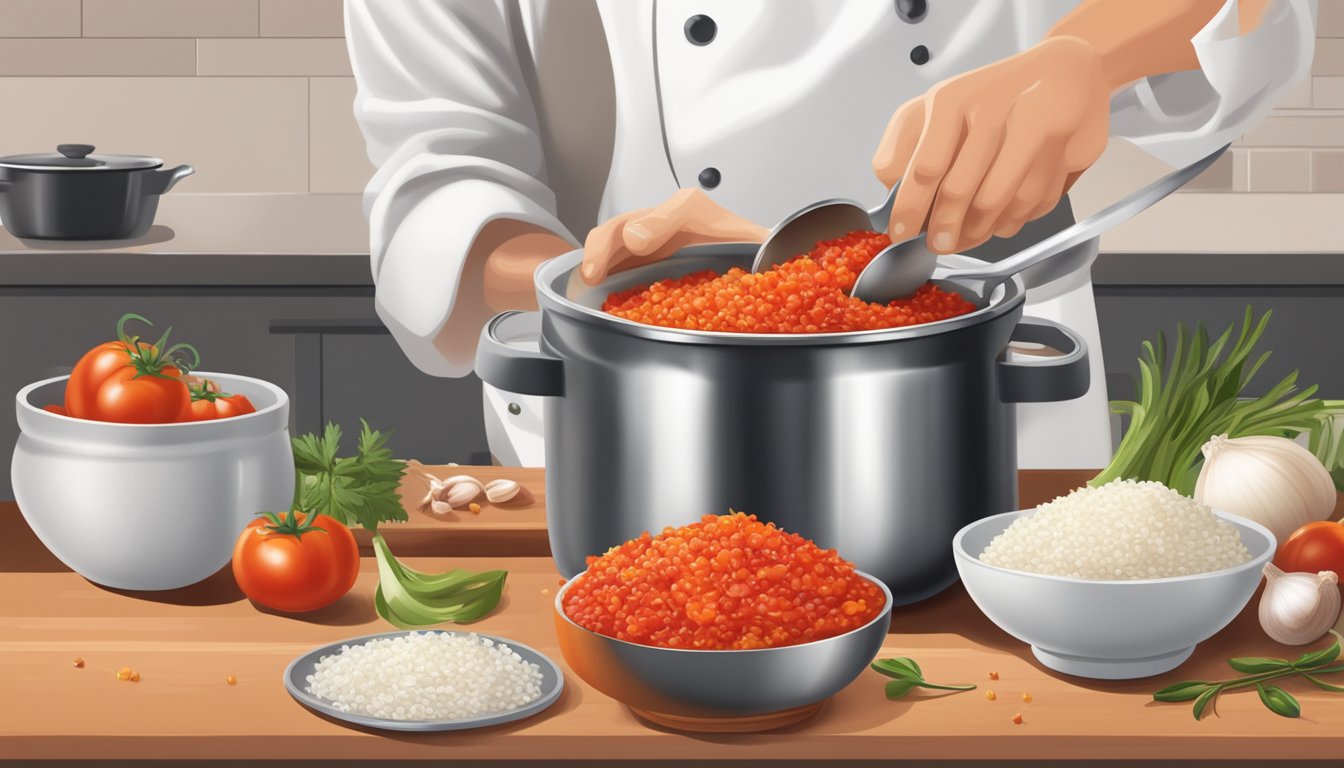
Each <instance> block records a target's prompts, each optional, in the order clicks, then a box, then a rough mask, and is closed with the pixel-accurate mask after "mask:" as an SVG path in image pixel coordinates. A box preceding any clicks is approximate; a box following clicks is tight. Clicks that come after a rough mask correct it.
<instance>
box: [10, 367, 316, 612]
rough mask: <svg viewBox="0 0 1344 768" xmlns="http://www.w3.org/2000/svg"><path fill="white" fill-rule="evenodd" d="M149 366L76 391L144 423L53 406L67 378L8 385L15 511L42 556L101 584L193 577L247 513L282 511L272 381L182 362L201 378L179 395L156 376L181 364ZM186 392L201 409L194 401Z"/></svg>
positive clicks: (61, 399)
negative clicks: (12, 388) (14, 425)
mask: <svg viewBox="0 0 1344 768" xmlns="http://www.w3.org/2000/svg"><path fill="white" fill-rule="evenodd" d="M142 346H144V345H142ZM93 351H96V349H95V350H91V351H90V354H92V352H93ZM82 362H83V361H81V363H82ZM156 365H157V363H156ZM154 370H159V369H158V368H157V367H156V368H155V369H154ZM162 370H163V375H162V376H153V375H145V374H142V375H141V376H139V377H129V378H128V377H123V378H122V380H116V381H110V382H109V383H104V384H102V389H101V390H100V391H97V392H93V393H92V394H91V395H90V399H88V402H89V403H103V404H106V405H107V406H108V407H109V408H113V409H116V408H127V407H129V408H131V411H130V413H131V414H132V416H134V414H135V413H137V412H138V411H136V410H135V409H136V408H144V411H143V412H144V413H150V414H151V415H153V417H154V419H156V420H157V423H126V422H125V421H113V420H99V418H98V416H100V415H102V414H98V413H94V414H92V415H90V414H88V413H84V412H83V408H87V407H91V406H89V405H87V404H86V405H85V406H83V408H79V407H78V406H77V408H79V409H80V410H81V413H83V416H82V417H75V416H72V415H65V414H64V411H65V410H66V408H65V407H64V406H58V405H55V404H57V403H66V404H70V403H71V402H72V401H71V400H70V399H69V398H67V395H68V394H69V393H68V392H67V380H68V379H70V377H68V376H61V377H57V378H53V379H47V380H45V381H39V382H36V383H34V384H30V385H28V386H27V387H24V388H23V389H22V390H20V391H19V393H18V395H17V396H16V411H17V416H18V424H19V430H20V435H19V440H18V444H17V445H16V447H15V449H14V459H13V463H12V464H11V479H12V483H13V487H14V497H15V499H16V500H17V501H18V505H19V510H20V511H21V512H22V514H23V516H24V519H26V520H27V521H28V525H29V526H30V527H31V528H32V529H33V532H34V533H36V534H37V536H38V538H39V539H41V540H42V543H43V544H44V545H46V547H47V548H48V549H49V550H51V552H52V554H54V555H56V557H58V558H60V560H61V562H63V563H65V564H66V565H68V566H69V567H70V568H71V569H73V570H74V571H76V572H77V573H79V574H80V575H82V576H84V577H85V578H87V579H89V580H90V581H93V582H95V583H98V584H102V585H104V586H108V587H114V588H117V589H128V590H166V589H176V588H179V587H185V586H188V585H190V584H194V583H196V582H198V581H201V580H202V579H205V578H207V577H209V576H210V575H212V574H214V573H215V572H216V571H218V570H219V569H220V568H222V567H224V566H225V565H227V564H228V563H229V559H230V557H231V556H232V553H233V548H234V543H235V542H236V541H237V539H238V535H239V533H240V532H241V531H242V530H243V528H245V527H246V526H247V525H248V524H249V523H250V522H252V521H253V520H254V519H256V516H257V515H258V514H259V513H263V512H280V511H285V510H288V509H289V508H290V504H291V502H292V501H293V496H294V458H293V453H292V452H291V449H290V442H289V397H288V396H287V395H286V394H285V391H284V390H282V389H281V388H280V387H277V386H276V385H274V384H271V383H269V382H266V381H262V380H260V379H253V378H249V377H246V376H236V375H233V374H227V373H204V372H193V375H194V377H195V380H196V381H197V382H198V386H199V387H200V388H201V389H200V391H199V392H191V393H189V394H188V396H187V397H188V403H187V405H186V406H183V405H182V403H181V402H179V401H180V399H181V392H182V390H181V389H179V388H178V387H175V386H170V385H169V384H170V383H169V382H168V381H166V380H165V379H166V378H171V377H174V376H179V375H180V373H181V372H180V370H179V371H178V373H176V374H174V373H173V372H172V371H170V370H169V369H168V366H167V365H164V367H163V368H162ZM80 371H81V369H80V367H79V366H76V373H79V372H80ZM146 379H148V380H146ZM200 382H211V383H213V387H212V386H211V385H209V384H204V383H200ZM141 383H144V384H146V385H147V386H143V387H142V386H140V384H141ZM181 386H182V387H184V388H189V387H188V383H187V382H181ZM86 394H87V393H86ZM237 396H241V398H238V397H237ZM119 397H120V398H121V399H120V400H119V399H118V398H119ZM141 397H143V398H145V402H144V403H143V404H138V405H137V402H136V400H135V399H136V398H141ZM243 400H246V401H247V402H246V406H245V407H244V406H243V402H242V401H243ZM197 402H206V403H209V408H206V407H205V406H196V408H194V409H193V408H192V404H194V403H197ZM221 402H225V403H226V407H225V408H223V409H221V408H220V407H219V404H220V403H221ZM100 407H101V406H100ZM184 407H185V408H186V410H185V411H184V410H183V408H184ZM249 408H250V409H252V410H250V411H249V412H242V413H239V414H238V415H234V414H235V413H238V411H247V409H249Z"/></svg>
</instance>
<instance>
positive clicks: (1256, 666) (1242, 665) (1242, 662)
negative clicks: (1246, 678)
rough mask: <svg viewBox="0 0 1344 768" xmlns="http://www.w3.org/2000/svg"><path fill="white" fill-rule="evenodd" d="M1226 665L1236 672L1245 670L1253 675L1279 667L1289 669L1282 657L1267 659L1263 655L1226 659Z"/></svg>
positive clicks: (1275, 669)
mask: <svg viewBox="0 0 1344 768" xmlns="http://www.w3.org/2000/svg"><path fill="white" fill-rule="evenodd" d="M1227 665H1228V666H1229V667H1231V668H1233V669H1235V670H1237V671H1238V672H1245V673H1246V674H1248V675H1255V674H1259V673H1261V672H1277V671H1278V670H1281V669H1289V668H1290V666H1289V664H1288V662H1287V661H1284V660H1283V659H1269V658H1265V657H1263V656H1244V657H1242V658H1239V659H1228V660H1227Z"/></svg>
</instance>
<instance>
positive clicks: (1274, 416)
mask: <svg viewBox="0 0 1344 768" xmlns="http://www.w3.org/2000/svg"><path fill="white" fill-rule="evenodd" d="M1269 318H1270V313H1269V312H1265V314H1263V315H1261V316H1260V318H1259V320H1256V319H1255V313H1254V310H1253V309H1252V308H1251V307H1247V308H1246V317H1245V319H1244V320H1243V322H1242V325H1241V331H1240V333H1238V334H1237V336H1236V337H1235V338H1233V331H1234V330H1235V328H1236V326H1235V324H1234V325H1230V326H1228V328H1227V330H1225V331H1223V333H1222V335H1220V336H1219V337H1218V338H1217V339H1214V340H1213V341H1210V340H1209V333H1208V331H1207V330H1206V329H1205V327H1204V325H1203V324H1202V323H1201V324H1199V325H1198V326H1197V328H1196V330H1195V331H1194V332H1193V333H1191V332H1189V331H1188V330H1187V329H1186V327H1185V326H1184V325H1177V326H1176V346H1175V349H1174V350H1172V351H1171V355H1170V357H1169V356H1168V349H1167V339H1166V335H1165V334H1158V337H1157V342H1156V343H1154V342H1151V341H1145V342H1143V357H1141V358H1140V359H1139V374H1140V381H1139V383H1138V385H1137V391H1138V398H1137V399H1136V400H1132V401H1131V400H1114V401H1112V402H1111V411H1112V412H1113V413H1118V414H1121V415H1122V416H1127V417H1129V426H1128V429H1127V430H1126V432H1125V436H1124V438H1123V439H1122V440H1121V441H1120V445H1119V447H1118V448H1117V449H1116V451H1115V457H1114V458H1113V459H1112V460H1111V463H1110V466H1108V467H1106V469H1105V470H1103V471H1102V473H1101V474H1100V475H1097V476H1096V477H1095V478H1093V479H1092V481H1091V483H1090V485H1093V486H1099V485H1104V484H1106V483H1108V482H1110V481H1112V480H1115V479H1117V478H1128V479H1134V480H1155V481H1157V482H1160V483H1163V484H1165V485H1167V486H1168V487H1170V488H1173V489H1175V490H1177V491H1179V492H1181V493H1183V494H1185V495H1187V496H1189V495H1191V494H1192V493H1193V492H1194V489H1195V481H1196V479H1197V478H1198V474H1199V463H1200V461H1201V454H1200V448H1201V447H1202V446H1203V445H1204V443H1205V442H1207V441H1208V439H1209V437H1210V436H1211V435H1227V436H1229V437H1244V436H1247V435H1273V436H1277V437H1295V436H1297V435H1298V434H1300V433H1303V432H1308V433H1311V434H1312V436H1313V441H1312V442H1313V449H1315V451H1316V453H1317V456H1318V457H1320V456H1322V454H1323V453H1326V452H1329V451H1331V448H1332V446H1331V445H1330V442H1331V441H1330V440H1327V439H1324V437H1323V434H1322V431H1323V430H1329V429H1332V424H1331V416H1332V415H1334V414H1338V413H1341V409H1340V407H1339V406H1340V404H1339V403H1335V402H1325V401H1321V400H1318V399H1315V398H1313V397H1312V395H1314V394H1315V393H1316V387H1315V386H1314V385H1313V386H1310V387H1307V388H1306V389H1303V390H1301V391H1298V389H1297V371H1293V372H1292V373H1289V374H1288V375H1287V376H1285V377H1284V378H1283V379H1282V380H1281V381H1279V382H1278V383H1277V384H1275V385H1274V386H1273V387H1270V388H1269V389H1268V390H1267V391H1266V392H1265V394H1263V395H1261V396H1260V397H1249V396H1247V395H1246V394H1245V391H1246V388H1247V386H1248V385H1249V384H1250V382H1251V379H1252V378H1253V377H1254V376H1255V374H1256V373H1257V372H1258V371H1259V370H1260V368H1261V366H1263V365H1264V363H1265V361H1266V360H1268V359H1269V356H1270V353H1269V352H1264V353H1261V354H1260V355H1259V356H1257V357H1255V358H1252V352H1253V351H1254V349H1255V345H1256V343H1257V342H1259V341H1260V337H1261V336H1262V335H1263V334H1264V332H1265V327H1266V326H1267V325H1268V324H1269ZM1335 461H1336V459H1334V457H1333V456H1332V457H1331V458H1330V461H1327V462H1326V468H1327V469H1331V470H1333V469H1335V466H1334V464H1333V463H1332V462H1335Z"/></svg>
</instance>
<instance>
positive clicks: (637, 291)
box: [602, 231, 975, 333]
mask: <svg viewBox="0 0 1344 768" xmlns="http://www.w3.org/2000/svg"><path fill="white" fill-rule="evenodd" d="M888 245H891V239H890V238H889V237H887V235H885V234H883V233H881V232H864V231H858V232H850V233H849V234H847V235H845V236H844V237H839V238H836V239H835V240H823V241H821V242H820V243H817V244H816V246H815V247H813V248H812V250H811V251H809V252H808V253H805V254H802V255H800V256H796V257H794V258H793V259H790V260H789V261H787V262H785V263H783V264H780V265H778V266H776V267H772V268H770V269H768V270H766V271H765V272H761V273H760V274H752V273H750V272H747V271H746V270H744V269H741V268H740V267H734V268H732V269H730V270H728V271H727V272H725V273H724V274H722V275H720V274H718V273H716V272H714V271H713V270H704V271H701V272H693V273H691V274H689V275H686V276H685V277H681V278H677V279H668V280H660V281H658V282H656V283H653V284H652V285H649V286H638V287H635V288H632V289H629V290H626V291H619V292H616V293H613V294H611V295H610V296H608V297H607V300H606V302H605V303H603V305H602V310H603V311H604V312H608V313H610V314H612V315H615V316H617V317H622V318H625V319H627V320H633V321H635V322H638V323H644V324H645V325H658V326H663V327H665V328H684V329H687V330H696V331H720V332H733V333H841V332H845V331H870V330H877V329H879V328H900V327H904V326H909V325H920V324H922V323H932V322H934V321H937V320H946V319H948V318H950V317H956V316H958V315H964V314H967V313H969V312H973V311H975V305H974V304H972V303H971V302H969V301H967V300H966V299H964V298H962V297H961V296H960V295H958V294H956V293H952V292H950V291H944V290H943V289H941V288H939V287H938V286H936V285H934V284H933V283H925V284H924V285H923V286H921V287H920V289H919V290H918V291H916V292H915V294H914V295H913V296H910V297H909V298H905V299H897V300H895V301H893V302H891V303H890V304H886V305H883V304H870V303H868V302H866V301H862V300H860V299H856V298H854V297H852V296H850V295H849V292H850V290H852V289H853V288H854V281H855V280H857V279H858V277H859V273H860V272H862V271H863V268H864V267H866V266H868V262H870V261H872V260H873V257H874V256H876V255H877V254H878V253H879V252H880V251H881V250H882V249H883V248H886V247H887V246H888Z"/></svg>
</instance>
